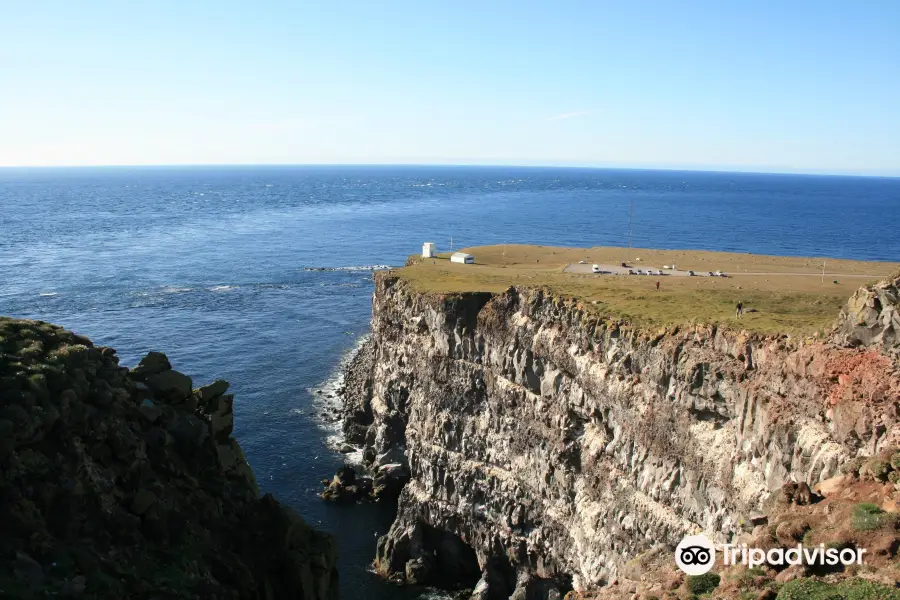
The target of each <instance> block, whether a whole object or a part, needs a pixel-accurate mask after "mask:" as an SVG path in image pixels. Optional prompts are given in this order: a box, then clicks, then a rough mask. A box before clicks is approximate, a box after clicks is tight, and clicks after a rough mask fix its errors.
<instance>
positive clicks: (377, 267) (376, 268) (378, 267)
mask: <svg viewBox="0 0 900 600" xmlns="http://www.w3.org/2000/svg"><path fill="white" fill-rule="evenodd" d="M393 268H394V267H392V266H391V265H356V266H351V267H305V268H304V269H303V270H304V271H384V270H385V269H393Z"/></svg>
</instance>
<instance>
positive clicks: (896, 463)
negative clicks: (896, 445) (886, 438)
mask: <svg viewBox="0 0 900 600" xmlns="http://www.w3.org/2000/svg"><path fill="white" fill-rule="evenodd" d="M891 467H893V468H894V469H900V452H895V453H894V454H892V455H891Z"/></svg>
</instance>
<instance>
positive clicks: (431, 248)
mask: <svg viewBox="0 0 900 600" xmlns="http://www.w3.org/2000/svg"><path fill="white" fill-rule="evenodd" d="M435 254H437V246H435V244H434V242H425V243H424V244H422V258H434V255H435Z"/></svg>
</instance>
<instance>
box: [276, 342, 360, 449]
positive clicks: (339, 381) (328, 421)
mask: <svg viewBox="0 0 900 600" xmlns="http://www.w3.org/2000/svg"><path fill="white" fill-rule="evenodd" d="M368 339H369V334H365V335H361V336H359V339H357V340H356V343H355V344H353V346H351V347H350V348H348V349H347V350H345V351H344V355H343V356H342V357H341V360H340V362H339V363H338V365H337V366H336V367H335V368H334V369H333V370H332V372H331V374H330V375H329V376H328V378H327V379H326V380H325V381H324V382H322V383H321V384H319V385H318V386H315V387H311V388H308V389H307V390H306V391H308V392H309V393H310V394H311V395H312V397H313V406H314V407H315V421H316V423H317V424H318V426H319V428H320V429H321V430H322V431H323V432H324V433H325V444H326V445H327V446H328V447H329V448H330V449H331V450H333V451H335V452H338V451H340V449H341V447H342V446H345V445H346V444H347V441H346V440H345V439H344V430H343V427H342V423H341V421H342V420H341V418H340V415H341V411H342V410H343V408H344V399H343V397H342V396H341V393H340V392H341V388H343V386H344V372H345V370H346V368H347V365H348V364H349V363H350V361H351V360H353V357H354V356H356V353H357V352H359V349H360V348H362V345H363V344H365V343H366V340H368ZM297 410H298V409H294V410H292V411H291V412H292V413H293V414H302V412H300V413H298V412H295V411H297ZM343 454H344V460H345V461H347V462H348V463H351V464H357V465H358V464H362V458H363V456H362V448H355V449H354V450H353V452H345V453H343Z"/></svg>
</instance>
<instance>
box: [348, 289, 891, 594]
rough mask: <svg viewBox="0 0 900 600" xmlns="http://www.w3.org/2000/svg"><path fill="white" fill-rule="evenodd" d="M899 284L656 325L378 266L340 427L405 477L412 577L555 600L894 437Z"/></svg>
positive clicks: (731, 531) (397, 531)
mask: <svg viewBox="0 0 900 600" xmlns="http://www.w3.org/2000/svg"><path fill="white" fill-rule="evenodd" d="M897 281H898V280H897V279H894V280H892V281H888V282H884V283H882V284H879V285H877V286H869V287H867V288H864V289H862V290H860V292H859V293H857V295H855V296H854V298H853V299H851V301H850V302H849V303H848V306H847V308H846V309H845V310H844V312H843V313H842V315H841V317H840V320H839V322H838V324H837V326H836V329H835V331H834V333H833V334H832V335H831V336H829V337H828V338H827V339H825V338H812V339H806V340H801V339H790V338H788V337H786V336H768V337H767V336H759V335H752V334H748V333H745V332H741V331H738V330H731V329H724V328H716V327H699V326H692V327H681V328H673V329H668V330H662V329H661V330H652V331H651V330H646V329H641V328H637V327H632V326H630V325H629V324H628V323H622V322H616V321H610V320H606V319H604V317H603V316H602V315H599V314H596V313H595V311H594V310H593V307H591V306H589V305H588V306H584V305H581V304H579V303H578V302H577V301H574V300H567V299H565V298H558V297H553V296H552V295H550V294H549V293H548V292H546V291H542V290H535V289H520V288H510V289H508V290H507V291H506V292H505V293H501V294H485V293H463V294H446V295H440V294H422V293H417V292H416V291H414V290H412V289H411V288H410V286H409V285H408V284H407V283H406V282H405V281H404V280H403V279H402V276H398V275H396V274H393V273H379V274H377V275H376V277H375V295H374V299H373V317H372V334H371V339H370V340H369V342H368V343H367V344H366V345H365V346H363V349H362V350H361V352H360V354H359V355H358V357H357V359H356V361H355V364H353V365H351V369H350V372H349V373H348V378H347V386H346V389H345V398H346V402H347V419H346V422H345V430H346V431H347V434H348V437H349V438H350V439H353V440H356V441H357V442H360V443H363V444H364V445H365V459H366V461H367V463H368V464H369V465H370V466H372V467H373V468H374V469H378V468H380V467H381V466H383V465H387V464H396V463H401V464H404V465H405V466H406V468H407V469H408V471H409V475H410V477H411V479H410V481H409V483H408V484H407V485H406V486H405V487H404V488H403V491H402V493H401V495H400V498H399V505H398V516H397V519H396V521H395V523H394V524H393V526H392V528H391V530H390V532H389V533H388V535H386V536H384V537H383V538H381V539H380V540H379V542H378V548H377V558H376V567H377V569H378V570H379V572H381V573H382V574H383V575H385V576H387V577H390V578H392V579H395V580H397V581H406V582H415V583H432V584H437V585H446V586H450V587H453V586H457V587H474V588H475V592H474V595H473V598H503V599H505V598H510V597H512V598H516V599H523V598H554V597H559V596H560V595H561V594H562V593H564V592H566V591H567V590H570V589H576V590H578V589H586V588H595V587H597V586H601V585H604V584H606V583H609V582H611V581H612V580H614V579H615V578H616V577H617V576H620V575H621V574H622V572H623V569H624V567H625V565H626V563H627V561H629V560H630V559H632V558H633V557H635V556H638V555H640V554H641V553H642V552H645V551H647V550H649V549H651V548H653V547H654V546H658V545H659V544H662V545H667V546H670V547H674V545H675V544H677V542H678V541H679V540H680V539H681V538H682V537H683V536H684V535H686V534H689V533H695V532H698V531H701V530H702V531H704V532H706V534H707V535H709V536H710V537H712V538H714V539H717V540H718V541H726V540H730V539H733V538H734V536H736V535H738V534H740V533H742V532H747V531H749V530H750V529H751V528H752V523H753V522H754V521H755V519H757V518H758V515H757V514H756V513H757V512H758V511H761V510H767V509H768V508H770V507H771V505H772V504H773V503H774V502H775V496H776V494H777V492H778V491H779V490H780V489H781V487H782V485H783V484H785V483H787V482H791V481H794V482H807V483H808V484H809V485H810V486H812V485H815V484H816V483H817V482H820V481H822V480H826V479H829V478H831V477H833V476H834V475H836V474H838V471H839V467H840V466H841V465H842V464H845V463H847V462H848V461H850V460H851V459H852V458H855V457H858V456H869V455H873V454H875V453H877V452H880V451H886V450H887V449H889V448H893V447H896V445H897V443H898V441H900V414H898V404H900V372H898V363H897V360H896V347H897V340H898V338H897V332H898V323H897V314H898V313H897V306H898V296H897Z"/></svg>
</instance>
